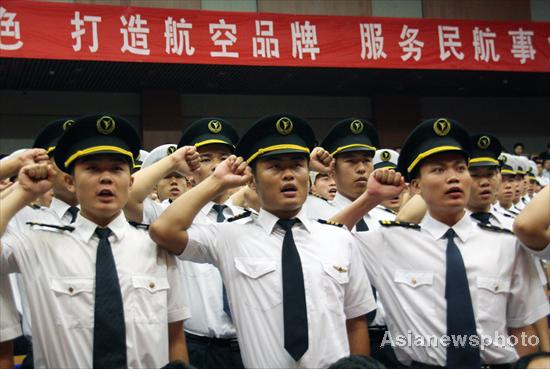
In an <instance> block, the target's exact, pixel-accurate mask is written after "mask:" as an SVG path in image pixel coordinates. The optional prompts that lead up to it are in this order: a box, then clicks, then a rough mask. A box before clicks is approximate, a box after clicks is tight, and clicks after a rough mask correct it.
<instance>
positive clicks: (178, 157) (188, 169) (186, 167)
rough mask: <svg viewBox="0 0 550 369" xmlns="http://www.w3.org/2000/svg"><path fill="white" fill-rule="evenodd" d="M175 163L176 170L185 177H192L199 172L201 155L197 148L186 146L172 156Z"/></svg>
mask: <svg viewBox="0 0 550 369" xmlns="http://www.w3.org/2000/svg"><path fill="white" fill-rule="evenodd" d="M171 156H172V158H173V160H174V161H175V165H176V170H177V171H178V172H180V173H181V174H183V175H184V176H190V175H192V174H193V172H195V171H197V170H198V169H199V168H200V166H201V163H200V155H199V153H198V151H197V148H196V147H195V146H184V147H180V148H179V149H177V150H176V151H175V152H174V153H173V154H171Z"/></svg>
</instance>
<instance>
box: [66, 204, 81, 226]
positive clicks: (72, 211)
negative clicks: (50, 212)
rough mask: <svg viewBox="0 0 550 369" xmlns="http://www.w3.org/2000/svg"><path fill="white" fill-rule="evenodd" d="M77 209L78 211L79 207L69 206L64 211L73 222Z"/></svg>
mask: <svg viewBox="0 0 550 369" xmlns="http://www.w3.org/2000/svg"><path fill="white" fill-rule="evenodd" d="M79 211H80V209H79V208H77V207H76V206H71V207H70V208H68V209H67V211H66V212H67V213H69V214H70V215H71V223H74V221H75V220H76V216H77V214H78V212H79Z"/></svg>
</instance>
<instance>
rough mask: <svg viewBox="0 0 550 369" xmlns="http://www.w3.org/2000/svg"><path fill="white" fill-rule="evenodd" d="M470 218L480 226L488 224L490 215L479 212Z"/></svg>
mask: <svg viewBox="0 0 550 369" xmlns="http://www.w3.org/2000/svg"><path fill="white" fill-rule="evenodd" d="M471 217H472V218H474V219H476V220H478V221H479V222H480V223H481V224H490V222H489V219H490V218H491V213H486V212H483V211H480V212H478V213H472V215H471Z"/></svg>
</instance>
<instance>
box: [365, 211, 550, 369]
mask: <svg viewBox="0 0 550 369" xmlns="http://www.w3.org/2000/svg"><path fill="white" fill-rule="evenodd" d="M421 227H422V229H421V230H416V229H410V228H405V227H399V226H394V227H391V228H386V227H382V228H380V229H377V230H374V231H372V232H359V233H355V236H356V237H357V239H358V240H359V241H360V243H361V248H360V250H361V253H362V256H363V261H364V262H365V264H366V266H367V271H368V272H369V276H370V278H371V280H372V281H373V284H374V285H375V286H376V287H378V290H379V291H380V296H381V298H382V300H383V302H384V306H385V307H386V320H387V323H388V328H389V331H390V332H391V335H392V338H393V339H394V340H396V342H397V340H399V339H400V337H410V338H406V339H404V340H403V341H402V342H401V343H405V344H404V345H403V344H397V345H394V350H395V353H396V355H397V357H398V358H399V360H400V361H401V362H403V363H404V364H405V365H408V364H410V362H411V361H417V362H421V363H425V364H430V365H439V366H444V365H445V363H446V348H445V347H444V346H443V345H441V344H439V345H434V344H433V343H432V345H431V346H428V345H423V346H422V345H415V344H414V339H415V337H417V336H420V337H422V338H423V339H425V340H428V338H429V337H430V336H434V337H437V338H438V339H439V338H440V337H442V336H444V335H446V333H447V327H446V319H447V318H446V309H447V306H446V300H445V273H446V253H445V252H446V247H447V240H446V239H445V238H444V237H443V236H444V234H445V232H446V231H447V230H448V229H449V227H448V226H447V225H445V224H443V223H440V222H438V221H436V220H435V219H433V218H432V217H431V216H430V215H429V214H428V215H426V216H425V217H424V219H423V220H422V223H421ZM452 228H453V230H454V231H455V232H456V234H457V237H455V240H454V241H455V243H456V245H457V246H458V248H459V249H460V252H461V254H462V257H463V259H464V265H465V266H466V273H467V277H468V282H469V287H470V294H471V296H472V303H473V305H474V306H473V308H474V313H475V318H476V325H477V333H478V335H480V336H482V337H483V336H490V337H492V338H493V343H492V344H489V343H488V342H485V346H484V348H483V349H482V350H481V358H482V362H484V363H489V364H500V363H511V362H514V361H516V360H517V358H518V356H517V353H516V351H515V349H514V348H513V347H511V346H508V345H506V346H504V347H499V344H501V342H495V341H494V337H495V334H498V335H501V336H503V337H508V333H507V329H508V328H514V327H523V326H527V325H529V324H532V323H534V322H535V321H537V320H538V319H540V318H542V317H544V316H546V315H547V314H548V312H549V311H550V310H549V306H548V301H547V299H546V296H545V295H544V293H543V291H542V289H541V288H540V281H539V278H538V276H537V272H536V271H535V268H534V266H533V262H532V259H531V258H530V257H529V256H528V255H527V254H526V253H525V252H524V251H523V250H521V248H520V247H521V246H520V244H519V242H518V241H517V239H516V238H515V237H513V236H512V235H510V234H507V233H498V232H494V231H488V230H484V229H481V228H480V227H479V226H478V225H477V224H476V223H475V222H474V221H473V220H472V219H471V218H470V216H469V214H465V216H464V217H463V218H462V219H461V220H460V221H459V222H458V223H457V224H455V225H454V226H453V227H452ZM407 339H409V340H412V341H413V342H412V343H410V344H407V342H406V340H407Z"/></svg>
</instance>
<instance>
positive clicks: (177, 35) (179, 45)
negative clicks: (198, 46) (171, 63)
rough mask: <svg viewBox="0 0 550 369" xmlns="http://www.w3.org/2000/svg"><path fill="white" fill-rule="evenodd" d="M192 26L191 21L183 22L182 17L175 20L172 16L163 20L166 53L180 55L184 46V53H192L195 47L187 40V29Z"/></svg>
mask: <svg viewBox="0 0 550 369" xmlns="http://www.w3.org/2000/svg"><path fill="white" fill-rule="evenodd" d="M191 28H193V25H192V24H191V23H185V19H184V18H180V20H179V22H176V21H175V20H173V19H172V17H168V18H167V19H166V20H165V21H164V29H165V31H164V38H165V39H166V54H178V55H181V54H182V52H183V48H184V47H185V54H186V55H189V56H191V55H193V54H194V53H195V48H194V47H193V46H191V43H190V41H189V30H190V29H191Z"/></svg>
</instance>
